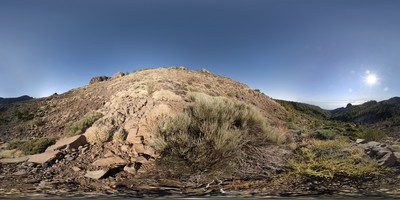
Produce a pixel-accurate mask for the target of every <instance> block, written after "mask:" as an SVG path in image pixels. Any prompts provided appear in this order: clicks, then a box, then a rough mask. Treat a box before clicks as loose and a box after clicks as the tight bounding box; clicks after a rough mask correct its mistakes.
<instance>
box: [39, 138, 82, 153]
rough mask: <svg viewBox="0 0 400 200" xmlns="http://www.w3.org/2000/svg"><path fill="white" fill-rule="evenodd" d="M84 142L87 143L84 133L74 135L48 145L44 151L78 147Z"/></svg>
mask: <svg viewBox="0 0 400 200" xmlns="http://www.w3.org/2000/svg"><path fill="white" fill-rule="evenodd" d="M85 144H87V141H86V137H85V136H84V135H76V136H73V137H69V138H63V139H60V140H58V141H57V142H56V143H55V144H54V145H51V146H49V147H48V148H47V149H46V151H56V150H62V149H68V150H70V149H71V150H72V149H78V148H79V146H83V145H85Z"/></svg>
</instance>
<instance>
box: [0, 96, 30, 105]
mask: <svg viewBox="0 0 400 200" xmlns="http://www.w3.org/2000/svg"><path fill="white" fill-rule="evenodd" d="M30 99H33V97H30V96H28V95H23V96H20V97H15V98H2V97H0V104H6V103H15V102H19V101H26V100H30Z"/></svg>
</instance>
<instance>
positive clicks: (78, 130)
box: [64, 111, 103, 136]
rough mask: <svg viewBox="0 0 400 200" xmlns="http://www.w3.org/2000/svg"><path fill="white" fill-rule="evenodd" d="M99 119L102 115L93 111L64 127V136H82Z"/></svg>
mask: <svg viewBox="0 0 400 200" xmlns="http://www.w3.org/2000/svg"><path fill="white" fill-rule="evenodd" d="M101 117H103V114H101V113H98V112H94V111H91V112H88V113H86V114H85V115H84V116H83V117H82V118H81V119H79V120H78V121H76V122H74V123H72V124H71V125H69V126H67V127H65V129H64V134H66V135H68V136H74V135H79V134H83V133H84V132H85V131H86V129H88V128H89V127H90V126H92V124H93V123H94V122H95V121H97V120H98V119H100V118H101Z"/></svg>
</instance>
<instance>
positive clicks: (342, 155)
mask: <svg viewBox="0 0 400 200" xmlns="http://www.w3.org/2000/svg"><path fill="white" fill-rule="evenodd" d="M308 144H309V146H308V147H301V148H299V149H297V150H296V151H295V155H294V157H293V158H291V159H290V160H289V165H290V166H291V168H292V171H291V172H290V174H291V175H296V176H315V177H323V178H333V177H335V176H338V175H345V176H350V177H360V176H367V175H378V174H380V173H382V172H383V170H382V169H381V168H380V167H379V166H378V163H377V161H376V160H373V159H372V158H369V157H368V156H366V155H365V153H364V150H363V149H362V148H359V147H356V146H352V145H351V144H350V143H348V142H347V141H345V140H311V141H309V142H308Z"/></svg>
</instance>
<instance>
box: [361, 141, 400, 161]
mask: <svg viewBox="0 0 400 200" xmlns="http://www.w3.org/2000/svg"><path fill="white" fill-rule="evenodd" d="M361 146H362V147H364V150H365V152H366V154H367V155H368V156H370V157H371V158H374V159H376V160H377V161H378V164H379V165H381V166H382V165H383V166H388V167H393V166H395V165H396V163H397V158H396V156H395V154H394V153H393V151H392V150H390V148H389V147H388V146H387V145H386V144H382V143H379V142H374V141H371V142H368V143H366V144H361Z"/></svg>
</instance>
